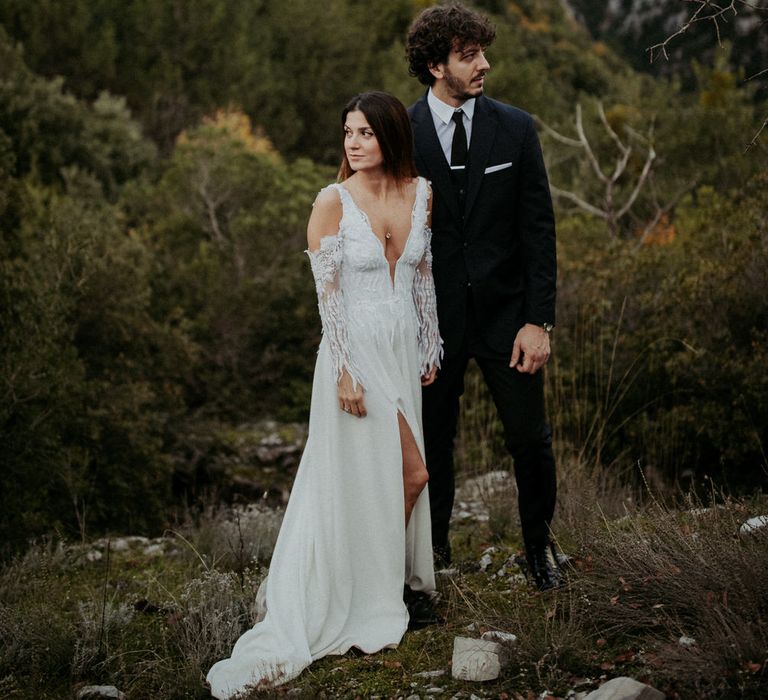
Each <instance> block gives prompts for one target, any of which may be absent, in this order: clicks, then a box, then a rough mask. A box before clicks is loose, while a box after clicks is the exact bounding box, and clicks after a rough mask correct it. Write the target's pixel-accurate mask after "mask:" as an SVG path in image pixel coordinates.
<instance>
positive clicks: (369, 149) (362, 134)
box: [344, 110, 384, 171]
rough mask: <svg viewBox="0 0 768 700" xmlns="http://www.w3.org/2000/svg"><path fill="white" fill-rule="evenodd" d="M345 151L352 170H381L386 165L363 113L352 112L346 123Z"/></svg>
mask: <svg viewBox="0 0 768 700" xmlns="http://www.w3.org/2000/svg"><path fill="white" fill-rule="evenodd" d="M344 151H345V152H346V154H347V160H349V165H350V166H351V167H352V170H355V171H357V170H369V169H371V168H380V167H381V166H382V165H383V163H384V157H383V156H382V154H381V148H380V147H379V142H378V140H377V139H376V135H375V134H374V133H373V129H371V127H370V125H369V124H368V120H367V119H366V118H365V115H364V114H363V113H362V112H361V111H359V110H358V111H355V112H350V113H349V114H347V119H346V121H345V123H344Z"/></svg>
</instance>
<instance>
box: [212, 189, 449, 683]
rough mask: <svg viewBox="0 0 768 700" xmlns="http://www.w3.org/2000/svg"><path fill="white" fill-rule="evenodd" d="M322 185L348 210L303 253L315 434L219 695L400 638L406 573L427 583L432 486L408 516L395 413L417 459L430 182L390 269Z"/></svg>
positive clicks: (223, 666) (420, 585)
mask: <svg viewBox="0 0 768 700" xmlns="http://www.w3.org/2000/svg"><path fill="white" fill-rule="evenodd" d="M329 188H334V189H335V190H336V191H337V192H338V194H339V197H340V198H341V203H342V210H343V214H342V218H341V222H340V225H339V231H338V233H337V234H336V235H333V236H325V237H323V238H322V239H321V245H320V248H319V250H317V251H315V252H309V251H308V254H309V257H310V261H311V264H312V272H313V274H314V276H315V282H316V286H317V294H318V305H319V308H320V316H321V319H322V325H323V338H322V341H321V343H320V349H319V352H318V357H317V365H316V367H315V376H314V383H313V388H312V403H311V410H310V418H309V437H308V439H307V444H306V447H305V450H304V454H303V456H302V459H301V463H300V465H299V469H298V473H297V475H296V481H295V482H294V485H293V490H292V493H291V497H290V500H289V502H288V507H287V508H286V512H285V517H284V519H283V523H282V526H281V528H280V534H279V536H278V539H277V544H276V546H275V551H274V554H273V556H272V562H271V565H270V570H269V575H268V576H267V579H266V580H265V582H264V583H263V584H262V586H261V588H260V590H259V596H258V597H259V599H260V604H261V605H262V607H263V610H264V611H265V614H264V617H263V619H262V620H261V622H259V623H257V624H256V625H255V626H254V627H253V628H252V629H250V630H249V631H248V632H246V633H245V634H243V636H242V637H240V639H239V640H238V641H237V643H236V644H235V647H234V649H233V651H232V656H231V657H230V658H229V659H224V660H223V661H219V662H218V663H216V664H215V665H214V666H213V667H212V668H211V670H210V671H209V673H208V677H207V679H208V682H209V683H210V686H211V693H212V694H213V696H214V697H216V698H231V697H233V696H234V695H236V694H238V693H240V692H242V691H243V690H245V689H247V688H249V687H251V686H257V685H258V686H274V685H279V684H281V683H285V682H286V681H288V680H290V679H292V678H294V677H296V676H297V675H298V674H299V673H301V671H302V670H303V669H304V668H306V667H307V666H308V665H309V664H310V663H311V662H312V661H313V660H314V659H318V658H320V657H322V656H325V655H327V654H344V653H346V652H347V651H348V650H349V648H350V647H352V646H356V647H359V648H360V649H361V650H363V651H364V652H367V653H371V652H375V651H378V650H380V649H382V648H385V647H394V646H397V644H398V643H399V642H400V640H401V638H402V636H403V634H404V633H405V631H406V629H407V626H408V612H407V609H406V607H405V604H404V603H403V584H404V583H407V584H408V585H409V586H410V587H411V588H412V589H413V590H417V591H425V592H429V591H433V590H434V588H435V579H434V572H433V568H432V542H431V534H430V518H429V502H428V498H429V496H428V493H427V489H425V490H424V491H423V492H422V493H421V495H420V496H419V499H418V501H417V503H416V505H415V507H414V509H413V513H412V515H411V518H410V521H409V524H408V527H407V529H406V527H405V513H404V493H403V472H402V452H401V447H400V431H399V427H398V418H397V413H398V411H399V412H400V413H401V414H402V415H403V417H404V418H405V420H406V421H407V423H408V425H409V427H410V429H411V432H412V433H413V435H414V438H415V440H416V443H417V445H418V446H419V449H420V451H421V454H422V458H423V456H424V441H423V437H422V423H421V384H420V376H421V374H422V373H424V372H426V370H427V368H428V367H429V366H431V365H433V364H439V361H440V358H441V356H442V341H441V339H440V335H439V332H438V327H437V312H436V309H435V293H434V284H433V280H432V271H431V254H430V235H431V234H430V231H429V228H428V227H427V204H428V198H429V184H428V183H427V181H426V180H424V179H423V178H419V181H418V184H417V187H416V200H415V203H414V206H413V212H412V217H411V230H410V233H409V236H408V239H407V241H406V244H405V248H404V250H403V253H402V255H401V257H400V259H399V260H398V262H397V265H396V266H395V270H394V280H393V279H392V277H391V276H390V267H389V263H388V262H387V260H386V258H385V257H384V249H383V247H382V244H381V242H380V241H379V239H378V238H377V237H376V235H375V234H374V232H373V230H372V228H371V225H370V222H369V221H368V217H367V216H366V215H365V213H364V212H363V211H362V210H361V209H359V208H358V207H357V205H356V204H355V202H354V200H353V199H352V196H351V195H350V193H349V191H348V190H347V189H346V188H345V187H344V185H343V184H334V185H329ZM342 368H346V369H347V371H348V372H349V373H350V374H351V375H352V377H353V379H355V380H356V381H358V382H360V384H362V386H363V387H364V389H365V395H364V396H365V407H366V410H367V412H368V415H367V417H365V418H357V417H355V416H352V415H349V414H346V413H344V412H343V411H341V410H340V409H339V403H338V396H337V385H336V383H337V380H338V377H339V373H340V371H341V369H342Z"/></svg>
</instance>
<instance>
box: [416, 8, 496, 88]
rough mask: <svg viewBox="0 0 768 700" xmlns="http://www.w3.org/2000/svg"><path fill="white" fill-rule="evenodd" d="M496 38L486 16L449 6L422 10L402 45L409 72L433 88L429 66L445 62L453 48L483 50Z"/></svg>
mask: <svg viewBox="0 0 768 700" xmlns="http://www.w3.org/2000/svg"><path fill="white" fill-rule="evenodd" d="M495 38H496V29H495V28H494V27H493V25H492V24H491V23H490V21H489V20H488V18H487V17H485V16H484V15H481V14H480V13H478V12H475V11H474V10H470V9H469V8H468V7H464V5H460V4H458V3H452V4H450V5H437V6H435V7H430V8H428V9H426V10H424V11H423V12H422V13H421V14H420V15H419V16H418V17H416V19H415V20H414V21H413V24H412V25H411V28H410V29H409V30H408V38H407V39H406V42H405V54H406V57H407V59H408V72H409V73H410V74H411V75H414V76H416V77H417V78H418V79H419V82H420V83H423V84H424V85H433V84H434V82H435V76H433V75H432V73H430V72H429V67H430V66H436V65H437V64H438V63H447V61H448V54H449V53H450V52H451V50H452V49H453V48H454V47H456V48H459V49H461V48H463V47H464V46H471V45H472V44H478V45H479V46H481V47H482V48H483V49H486V48H487V47H488V46H490V45H491V44H492V43H493V40H494V39H495Z"/></svg>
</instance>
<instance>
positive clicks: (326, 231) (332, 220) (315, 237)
mask: <svg viewBox="0 0 768 700" xmlns="http://www.w3.org/2000/svg"><path fill="white" fill-rule="evenodd" d="M341 216H342V205H341V197H340V193H339V192H337V187H335V186H333V185H329V186H328V187H325V188H323V189H322V190H320V192H319V193H318V195H317V197H316V198H315V202H314V204H313V205H312V213H311V214H310V216H309V223H308V224H307V244H308V245H309V249H310V250H317V249H318V248H319V247H320V239H321V238H323V237H324V236H334V235H336V234H337V233H338V232H339V224H340V223H341Z"/></svg>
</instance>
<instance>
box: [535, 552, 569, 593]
mask: <svg viewBox="0 0 768 700" xmlns="http://www.w3.org/2000/svg"><path fill="white" fill-rule="evenodd" d="M526 559H527V561H528V572H529V573H530V575H531V578H532V579H533V582H534V584H536V588H538V589H539V590H540V591H548V590H551V589H552V588H559V587H560V586H562V585H563V572H562V570H561V569H560V565H559V564H558V563H557V555H556V554H555V546H554V545H553V544H552V543H551V542H547V543H546V544H544V545H537V546H532V547H528V548H527V549H526Z"/></svg>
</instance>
